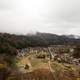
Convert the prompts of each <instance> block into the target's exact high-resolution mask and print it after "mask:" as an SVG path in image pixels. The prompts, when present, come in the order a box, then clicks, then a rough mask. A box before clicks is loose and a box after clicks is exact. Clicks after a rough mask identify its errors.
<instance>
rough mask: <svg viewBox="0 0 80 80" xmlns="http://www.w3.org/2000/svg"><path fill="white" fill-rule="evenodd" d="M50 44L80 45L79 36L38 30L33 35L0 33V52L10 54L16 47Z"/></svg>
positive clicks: (14, 51)
mask: <svg viewBox="0 0 80 80" xmlns="http://www.w3.org/2000/svg"><path fill="white" fill-rule="evenodd" d="M50 45H80V38H75V37H74V36H71V35H70V36H66V35H61V36H59V35H56V34H50V33H39V32H38V33H36V34H34V35H16V34H9V33H0V53H11V55H12V54H14V53H15V54H16V51H17V49H22V48H27V47H37V46H40V47H44V46H45V47H47V46H50Z"/></svg>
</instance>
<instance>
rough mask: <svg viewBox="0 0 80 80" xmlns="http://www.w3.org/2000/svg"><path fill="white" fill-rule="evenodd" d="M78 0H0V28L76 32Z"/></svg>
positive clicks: (78, 18)
mask: <svg viewBox="0 0 80 80" xmlns="http://www.w3.org/2000/svg"><path fill="white" fill-rule="evenodd" d="M79 7H80V0H2V1H0V32H10V33H23V34H26V33H28V32H29V31H41V32H50V33H55V34H78V35H80V34H79V31H80V27H79V26H80V8H79Z"/></svg>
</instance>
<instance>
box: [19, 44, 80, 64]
mask: <svg viewBox="0 0 80 80" xmlns="http://www.w3.org/2000/svg"><path fill="white" fill-rule="evenodd" d="M74 48H75V46H70V45H67V46H66V45H52V46H50V47H33V48H32V47H30V48H25V49H22V50H18V57H24V56H28V55H30V54H32V55H35V57H36V58H41V59H45V58H50V59H53V60H56V61H58V62H64V63H69V64H80V59H75V58H73V56H72V54H73V52H74Z"/></svg>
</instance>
